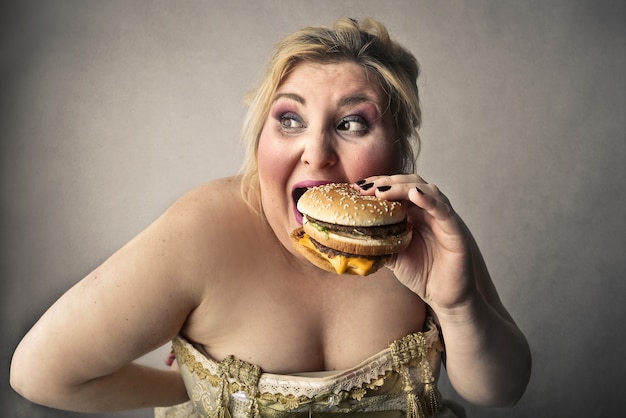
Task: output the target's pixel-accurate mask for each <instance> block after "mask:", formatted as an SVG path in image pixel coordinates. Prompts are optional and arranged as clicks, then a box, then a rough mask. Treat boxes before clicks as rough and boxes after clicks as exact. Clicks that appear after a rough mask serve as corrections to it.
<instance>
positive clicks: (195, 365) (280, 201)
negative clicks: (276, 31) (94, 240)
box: [11, 19, 530, 417]
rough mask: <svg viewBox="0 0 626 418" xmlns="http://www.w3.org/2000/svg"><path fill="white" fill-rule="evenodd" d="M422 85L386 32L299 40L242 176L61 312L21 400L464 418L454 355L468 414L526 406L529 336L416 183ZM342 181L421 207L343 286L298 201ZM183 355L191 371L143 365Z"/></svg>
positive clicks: (445, 209)
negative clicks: (400, 242)
mask: <svg viewBox="0 0 626 418" xmlns="http://www.w3.org/2000/svg"><path fill="white" fill-rule="evenodd" d="M417 76H418V66H417V63H416V61H415V59H414V57H413V56H412V55H411V54H410V53H409V52H408V51H406V50H405V49H404V48H403V47H401V46H400V45H398V44H397V43H395V42H393V41H392V40H390V38H389V36H388V34H387V31H386V29H385V28H384V27H383V26H382V25H381V24H380V23H378V22H376V21H374V20H372V19H366V20H365V21H363V22H362V23H361V24H359V23H357V22H356V21H354V20H350V19H342V20H339V21H338V22H337V23H336V24H335V26H334V28H332V29H326V28H306V29H303V30H301V31H298V32H296V33H295V34H293V35H291V36H289V37H287V38H286V39H284V40H283V41H282V42H281V43H279V44H278V45H277V49H276V53H275V55H274V56H273V59H272V61H271V63H270V67H269V72H268V74H267V77H266V78H265V80H264V82H263V83H262V84H261V85H260V86H259V87H258V89H257V90H256V91H255V92H254V94H253V95H252V96H251V102H250V111H249V116H248V118H247V120H246V125H245V128H246V129H245V135H246V138H247V139H248V140H249V144H250V146H249V149H248V159H247V166H246V170H245V173H244V175H242V176H236V177H232V178H226V179H222V180H218V181H214V182H211V183H208V184H206V185H203V186H201V187H199V188H197V189H196V190H193V191H191V192H190V193H188V194H187V195H185V196H183V197H182V198H181V199H180V200H179V201H177V202H176V203H175V204H174V205H173V206H172V207H171V208H170V209H168V210H167V211H166V212H165V213H164V214H163V215H162V216H161V217H160V218H159V219H157V220H156V221H155V222H154V223H153V224H152V225H151V226H149V227H148V228H147V229H146V230H145V231H144V232H142V233H141V234H140V235H139V236H137V237H136V238H135V239H133V240H132V241H130V242H129V243H128V244H127V245H126V246H124V247H123V248H122V249H120V250H119V251H118V252H117V253H115V254H114V255H113V256H112V257H111V258H110V259H108V260H107V261H106V262H104V263H103V264H102V265H101V266H100V267H98V268H97V269H96V270H95V271H93V272H92V273H91V274H89V275H88V276H87V277H86V278H85V279H83V280H82V281H80V282H79V283H78V284H77V285H76V286H74V287H73V288H72V289H70V290H69V291H68V292H67V293H66V294H65V295H64V296H62V297H61V298H60V299H59V301H58V302H56V303H55V304H54V305H53V306H52V307H51V308H50V310H48V312H46V313H45V314H44V316H43V317H42V318H41V319H40V320H39V321H38V323H37V324H36V325H35V326H34V327H33V329H32V330H31V331H30V332H29V333H28V334H27V335H26V336H25V337H24V339H23V341H22V342H21V344H20V345H19V347H18V348H17V350H16V352H15V355H14V358H13V363H12V370H11V383H12V385H13V387H14V388H15V389H16V390H17V391H18V392H19V393H21V394H22V395H23V396H25V397H26V398H28V399H31V400H33V401H34V402H38V403H41V404H45V405H48V406H51V407H55V408H61V409H72V410H76V411H112V410H123V409H131V408H140V407H148V406H172V405H176V404H181V405H178V406H176V407H172V408H159V409H157V415H159V416H198V417H199V416H228V414H231V415H232V416H255V415H262V416H276V417H278V416H294V415H295V416H297V414H303V416H305V415H317V414H326V413H334V412H340V413H346V412H350V413H353V414H355V415H358V413H363V412H379V415H373V416H403V415H408V416H455V415H454V412H453V411H452V410H451V409H450V408H449V407H448V406H447V404H446V403H445V402H444V403H442V402H441V399H440V396H439V394H438V392H437V390H436V387H435V386H436V377H437V375H438V371H439V362H440V359H441V358H442V357H443V358H444V359H445V366H446V368H447V370H448V374H449V377H450V380H451V382H452V384H453V386H454V387H455V389H456V390H457V391H458V392H459V393H460V394H461V395H462V396H463V397H464V398H465V399H467V400H468V401H469V402H473V403H476V404H481V405H511V404H513V403H515V402H516V401H517V400H518V399H519V397H520V396H521V395H522V393H523V391H524V389H525V386H526V384H527V381H528V378H529V373H530V355H529V349H528V346H527V343H526V341H525V338H524V336H523V335H522V333H521V332H520V331H519V329H518V328H517V327H516V325H515V323H514V322H513V320H512V318H511V317H510V315H509V314H508V313H507V311H506V310H505V308H504V307H503V306H502V304H501V303H500V300H499V298H498V295H497V293H496V290H495V288H494V286H493V283H492V281H491V279H490V277H489V274H488V272H487V269H486V267H485V264H484V262H483V260H482V258H481V255H480V252H479V250H478V247H477V246H476V243H475V242H474V240H473V239H472V236H471V234H470V232H469V231H468V230H467V228H466V227H465V225H464V224H463V222H462V220H461V218H460V217H459V216H458V214H456V213H455V212H454V210H453V209H452V207H451V206H450V202H449V201H448V199H447V198H446V197H445V196H444V195H443V194H442V193H441V192H440V191H439V190H438V189H437V187H436V186H434V185H432V184H429V183H427V182H425V181H424V180H423V179H422V178H421V177H419V176H417V175H416V174H412V173H413V160H414V155H415V154H416V153H417V147H415V148H416V150H415V151H414V150H413V147H412V146H411V141H412V140H415V141H416V142H418V141H417V132H416V130H417V128H418V127H419V124H420V120H421V115H420V107H419V99H418V90H417V86H416V80H417ZM418 145H419V142H418ZM329 182H347V183H353V187H354V188H355V189H357V190H359V192H360V193H362V194H364V195H376V196H378V197H380V198H384V199H389V200H400V201H404V202H406V204H407V205H408V206H409V209H408V216H409V221H410V222H411V223H412V224H413V228H414V236H413V240H412V242H411V244H410V246H409V247H408V248H407V249H406V250H405V251H403V252H402V253H400V254H398V255H397V256H396V257H395V258H394V259H392V261H391V262H390V263H388V265H387V266H386V267H387V268H384V269H381V270H379V271H378V272H377V273H375V274H374V275H372V276H370V277H367V278H362V277H358V276H336V275H334V274H330V273H328V272H326V271H323V270H321V269H318V268H317V267H315V266H313V265H312V264H310V263H309V262H307V261H306V260H305V259H304V258H302V256H300V255H299V254H298V252H297V251H296V250H295V249H294V248H292V245H291V244H290V242H289V234H290V233H291V231H292V230H294V229H296V228H297V227H298V226H299V219H300V217H299V216H297V215H298V214H297V213H296V211H295V203H296V202H295V201H296V196H297V195H298V194H299V191H301V190H303V189H304V188H307V187H311V186H315V185H318V184H323V183H329ZM172 339H173V340H174V344H173V347H174V351H175V354H176V358H177V360H178V365H179V366H180V370H178V367H174V368H173V370H171V371H165V370H156V369H152V368H149V367H143V366H139V365H136V364H134V363H132V361H133V360H135V359H136V358H138V357H139V356H141V355H143V354H145V353H147V352H149V351H151V350H153V349H155V348H157V347H159V346H161V345H162V344H164V343H166V342H167V341H169V340H172ZM444 347H445V355H444V356H442V354H443V353H442V352H443V351H444ZM181 375H182V379H181ZM190 398H191V401H189V399H190Z"/></svg>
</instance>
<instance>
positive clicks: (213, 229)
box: [160, 177, 253, 245]
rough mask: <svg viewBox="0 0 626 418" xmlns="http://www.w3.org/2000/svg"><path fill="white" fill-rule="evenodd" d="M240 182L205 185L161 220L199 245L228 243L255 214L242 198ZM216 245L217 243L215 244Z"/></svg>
mask: <svg viewBox="0 0 626 418" xmlns="http://www.w3.org/2000/svg"><path fill="white" fill-rule="evenodd" d="M240 189H241V178H240V177H227V178H222V179H218V180H214V181H211V182H208V183H205V184H203V185H201V186H199V187H197V188H195V189H193V190H191V191H189V192H187V193H186V194H185V195H183V196H182V197H181V198H180V199H178V200H177V201H176V202H175V203H174V204H173V205H172V206H171V207H170V208H169V209H168V210H167V211H166V212H165V213H164V215H163V216H162V218H161V219H160V222H163V223H165V224H166V225H167V226H169V227H172V228H173V229H178V230H179V231H180V232H181V233H187V234H188V235H187V236H186V237H185V238H186V239H192V243H193V244H194V245H198V244H200V243H201V242H198V241H204V240H206V239H210V240H213V239H215V238H221V239H225V238H226V237H225V235H231V234H232V233H233V229H236V228H237V225H240V224H242V223H245V222H246V221H247V220H248V219H250V218H251V215H252V213H253V210H252V208H251V207H249V206H248V205H247V204H246V202H245V201H244V200H243V197H242V195H241V190H240ZM213 244H214V242H213Z"/></svg>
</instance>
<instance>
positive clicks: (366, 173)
mask: <svg viewBox="0 0 626 418" xmlns="http://www.w3.org/2000/svg"><path fill="white" fill-rule="evenodd" d="M352 157H353V158H352V161H353V163H352V166H351V167H350V168H347V171H349V172H351V173H352V175H351V177H355V181H356V180H359V179H362V178H365V177H370V176H376V175H385V174H387V175H390V174H399V173H401V172H402V155H401V153H400V150H399V147H394V146H389V144H386V145H381V146H373V147H371V148H368V149H367V150H363V151H362V152H358V153H354V152H353V153H352ZM356 177H358V179H357V178H356Z"/></svg>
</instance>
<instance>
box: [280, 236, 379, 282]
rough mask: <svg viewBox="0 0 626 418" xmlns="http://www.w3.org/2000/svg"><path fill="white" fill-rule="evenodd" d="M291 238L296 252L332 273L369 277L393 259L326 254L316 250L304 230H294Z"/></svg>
mask: <svg viewBox="0 0 626 418" xmlns="http://www.w3.org/2000/svg"><path fill="white" fill-rule="evenodd" d="M290 238H291V243H292V245H293V246H294V248H295V249H296V251H298V252H299V253H300V254H302V255H303V256H304V257H305V258H306V259H307V260H308V261H309V262H311V263H312V264H313V265H315V266H317V267H319V268H321V269H322V270H326V271H328V272H331V273H337V274H355V275H359V276H368V275H370V274H372V273H375V272H376V271H378V270H380V268H381V267H383V266H384V265H385V263H386V262H387V261H388V260H389V259H390V258H391V255H383V256H377V257H367V258H362V257H359V256H358V255H355V256H353V257H350V256H344V255H335V256H330V255H327V254H324V253H322V252H320V251H318V250H317V248H315V245H314V244H313V243H312V242H311V239H310V237H309V236H308V235H307V234H306V233H305V232H304V230H303V229H302V228H298V229H296V230H294V231H293V232H292V233H291V235H290Z"/></svg>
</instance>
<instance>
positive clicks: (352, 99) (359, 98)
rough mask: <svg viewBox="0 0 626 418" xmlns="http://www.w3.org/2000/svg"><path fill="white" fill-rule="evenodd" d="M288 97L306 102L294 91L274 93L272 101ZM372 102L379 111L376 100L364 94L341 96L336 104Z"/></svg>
mask: <svg viewBox="0 0 626 418" xmlns="http://www.w3.org/2000/svg"><path fill="white" fill-rule="evenodd" d="M283 98H285V99H289V100H293V101H295V102H298V103H300V104H302V105H305V104H306V100H305V99H304V97H302V96H300V95H297V94H294V93H278V94H276V96H274V100H272V102H273V103H274V102H277V101H278V100H280V99H283ZM366 102H368V103H372V104H373V105H374V106H375V107H376V109H378V110H379V111H380V106H379V104H378V103H377V102H376V100H374V99H373V98H371V97H369V96H365V95H354V96H346V97H342V98H341V100H339V103H338V105H339V106H340V107H343V106H352V105H355V104H359V103H366Z"/></svg>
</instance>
